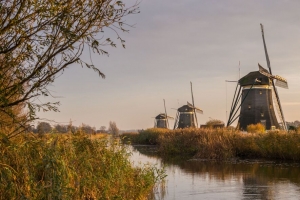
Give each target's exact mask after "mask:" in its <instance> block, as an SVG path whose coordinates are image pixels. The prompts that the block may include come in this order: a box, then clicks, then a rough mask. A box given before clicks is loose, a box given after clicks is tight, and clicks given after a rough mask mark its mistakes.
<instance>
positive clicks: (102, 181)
mask: <svg viewBox="0 0 300 200" xmlns="http://www.w3.org/2000/svg"><path fill="white" fill-rule="evenodd" d="M0 152H1V154H0V194H1V195H0V199H90V200H92V199H147V198H148V195H149V194H150V193H151V192H152V190H153V188H154V186H155V184H156V183H158V182H159V181H160V180H161V178H162V176H163V172H162V171H159V170H158V169H156V168H155V167H152V166H144V167H133V166H132V164H131V163H130V161H129V159H128V156H129V153H128V151H127V150H126V147H124V146H122V145H116V144H115V143H114V142H111V143H108V142H107V140H106V139H90V138H89V136H87V135H86V134H83V133H76V134H64V135H59V134H46V135H39V136H38V135H35V134H23V135H19V136H17V137H15V138H12V139H10V140H9V139H8V138H7V136H6V135H4V134H2V135H0Z"/></svg>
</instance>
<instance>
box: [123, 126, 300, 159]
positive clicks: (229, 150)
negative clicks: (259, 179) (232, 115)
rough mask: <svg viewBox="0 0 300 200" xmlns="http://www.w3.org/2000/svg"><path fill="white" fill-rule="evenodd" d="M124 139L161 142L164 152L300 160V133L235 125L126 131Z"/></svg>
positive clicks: (138, 142)
mask: <svg viewBox="0 0 300 200" xmlns="http://www.w3.org/2000/svg"><path fill="white" fill-rule="evenodd" d="M122 137H123V141H127V142H128V141H130V142H131V143H134V144H152V145H157V146H158V152H159V154H160V155H163V156H174V155H184V156H189V157H190V158H201V159H217V160H226V159H233V158H234V159H235V158H265V159H280V160H292V161H299V160H300V145H299V144H300V133H299V132H297V131H290V132H285V131H268V132H254V133H246V132H241V131H238V130H235V129H226V128H223V129H192V128H186V129H176V130H168V129H159V128H152V129H147V130H145V131H142V132H140V133H138V134H133V133H131V134H130V133H127V134H123V136H122Z"/></svg>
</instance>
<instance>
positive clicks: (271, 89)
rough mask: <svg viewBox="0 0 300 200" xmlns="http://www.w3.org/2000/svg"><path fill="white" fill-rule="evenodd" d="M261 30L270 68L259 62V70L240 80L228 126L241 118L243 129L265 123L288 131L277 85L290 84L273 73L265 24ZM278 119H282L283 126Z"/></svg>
mask: <svg viewBox="0 0 300 200" xmlns="http://www.w3.org/2000/svg"><path fill="white" fill-rule="evenodd" d="M261 31H262V38H263V44H264V50H265V55H266V60H267V65H268V68H269V71H268V70H267V69H265V68H263V67H262V66H261V65H260V64H258V67H259V70H258V71H253V72H250V73H249V74H247V75H246V76H244V77H242V78H241V79H239V81H238V84H237V86H236V89H235V94H234V97H233V101H232V105H231V111H230V114H229V118H228V122H227V126H230V125H231V124H232V123H233V122H234V121H235V120H236V119H239V120H238V128H239V129H241V130H246V128H247V126H248V125H249V124H257V123H261V124H263V125H264V126H265V128H266V129H267V130H270V129H274V128H282V129H283V130H287V127H286V123H285V119H284V115H283V111H282V107H281V104H280V99H279V95H278V91H277V87H282V88H288V83H287V80H286V79H284V78H282V77H281V76H278V75H273V74H272V70H271V65H270V60H269V56H268V52H267V47H266V43H265V38H264V30H263V26H262V24H261ZM275 81H276V82H275ZM276 86H277V87H276ZM239 110H240V113H239V115H238V111H239ZM275 110H276V111H277V115H278V117H276V112H275ZM277 118H279V119H277ZM278 121H281V126H280V125H279V122H278Z"/></svg>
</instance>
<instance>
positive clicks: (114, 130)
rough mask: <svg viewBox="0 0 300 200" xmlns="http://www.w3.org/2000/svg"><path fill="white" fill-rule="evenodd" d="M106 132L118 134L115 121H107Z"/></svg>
mask: <svg viewBox="0 0 300 200" xmlns="http://www.w3.org/2000/svg"><path fill="white" fill-rule="evenodd" d="M108 132H109V133H111V134H112V135H113V136H118V135H119V129H118V127H117V125H116V122H112V121H110V122H109V127H108Z"/></svg>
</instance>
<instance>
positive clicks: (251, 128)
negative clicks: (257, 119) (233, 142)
mask: <svg viewBox="0 0 300 200" xmlns="http://www.w3.org/2000/svg"><path fill="white" fill-rule="evenodd" d="M265 131H266V129H265V126H264V125H262V124H261V123H258V124H250V125H248V126H247V132H248V133H264V132H265Z"/></svg>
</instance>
